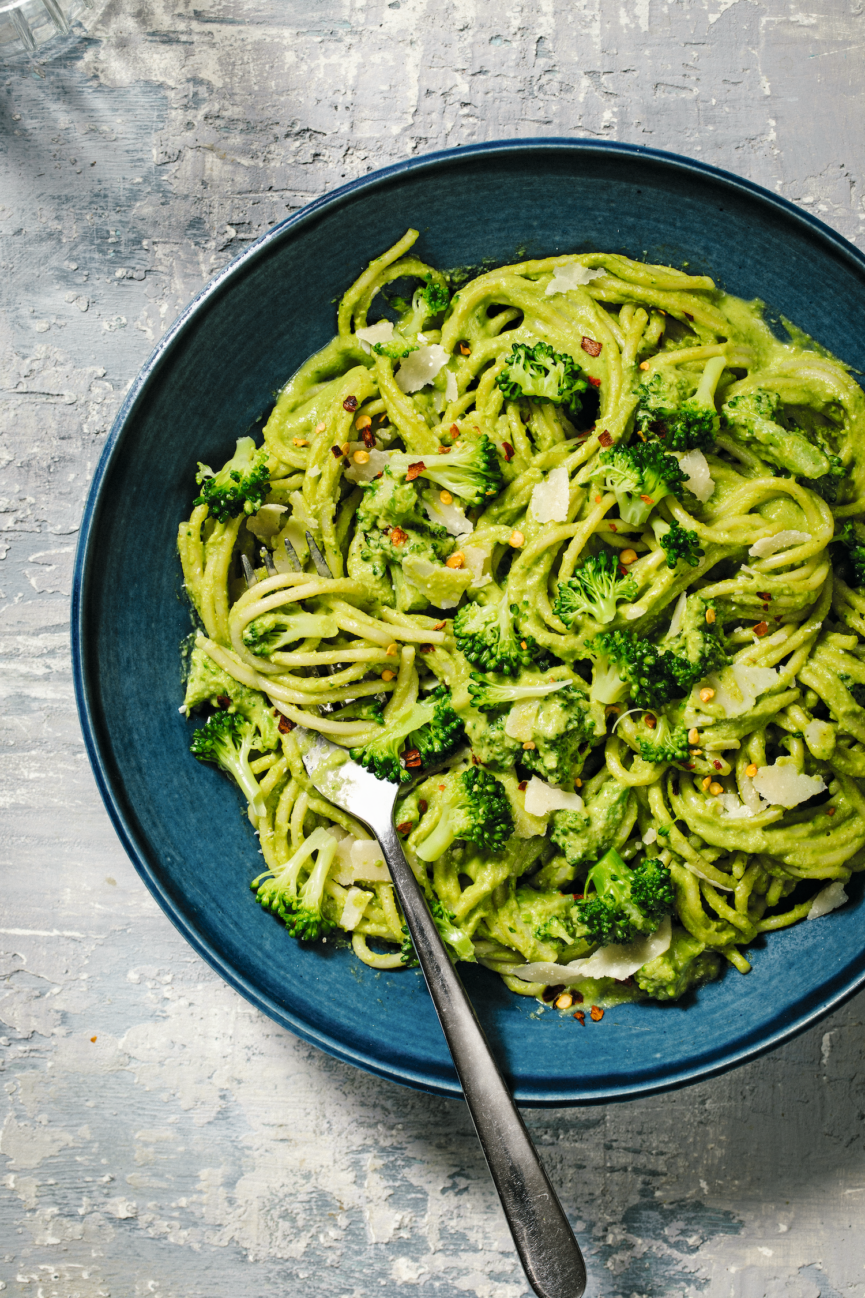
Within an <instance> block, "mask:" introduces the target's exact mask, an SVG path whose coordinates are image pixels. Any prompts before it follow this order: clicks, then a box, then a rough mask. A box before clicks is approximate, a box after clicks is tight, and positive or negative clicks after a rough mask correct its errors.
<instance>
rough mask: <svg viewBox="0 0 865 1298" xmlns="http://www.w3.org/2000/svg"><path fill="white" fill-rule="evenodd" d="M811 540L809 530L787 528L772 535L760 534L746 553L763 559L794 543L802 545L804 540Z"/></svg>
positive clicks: (788, 547)
mask: <svg viewBox="0 0 865 1298" xmlns="http://www.w3.org/2000/svg"><path fill="white" fill-rule="evenodd" d="M811 540H813V537H812V536H811V533H810V532H796V531H792V530H789V529H788V530H787V531H784V532H776V533H775V535H774V536H761V537H760V540H759V541H755V542H754V544H753V545H752V546H751V548H750V550H749V551H748V554H749V555H750V556H751V558H756V559H765V558H766V556H767V555H770V554H777V553H778V552H779V550H789V549H790V548H791V546H794V545H804V543H805V542H806V541H811Z"/></svg>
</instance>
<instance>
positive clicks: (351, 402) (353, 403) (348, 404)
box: [342, 397, 357, 410]
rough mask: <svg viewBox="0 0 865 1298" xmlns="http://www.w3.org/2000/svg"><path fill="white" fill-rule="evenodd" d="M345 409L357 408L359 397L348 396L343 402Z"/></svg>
mask: <svg viewBox="0 0 865 1298" xmlns="http://www.w3.org/2000/svg"><path fill="white" fill-rule="evenodd" d="M342 408H343V410H357V397H346V399H345V401H343V403H342Z"/></svg>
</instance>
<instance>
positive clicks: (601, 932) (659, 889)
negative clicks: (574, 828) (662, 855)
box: [576, 848, 676, 946]
mask: <svg viewBox="0 0 865 1298" xmlns="http://www.w3.org/2000/svg"><path fill="white" fill-rule="evenodd" d="M584 898H585V899H584V900H583V901H578V902H577V903H576V910H577V915H578V924H579V928H580V929H582V930H583V931H584V932H585V935H586V937H587V938H589V939H590V940H591V941H592V942H598V943H599V944H600V945H601V946H609V945H611V944H613V943H616V944H619V943H627V942H632V941H633V940H634V938H635V937H636V936H637V934H639V933H643V934H648V933H654V931H655V929H656V928H657V927H658V925H659V924H660V922H661V920H662V919H664V917H665V916H667V915H669V914H671V913H672V911H673V908H674V906H675V902H676V894H675V890H674V888H673V883H672V879H671V877H670V871H669V868H668V867H667V866H666V865H664V864H662V862H661V861H658V860H654V859H646V860H644V861H642V862H640V863H639V864H638V865H635V866H634V867H633V868H631V867H630V866H628V865H626V864H625V862H624V861H623V860H622V858H621V857H620V856H619V853H618V852H617V851H615V849H613V848H611V849H610V850H609V851H608V852H607V854H606V855H605V856H604V857H602V858H601V860H600V861H599V862H598V864H597V865H595V866H593V868H592V869H591V870H590V871H589V874H588V877H587V879H586V887H585V894H584Z"/></svg>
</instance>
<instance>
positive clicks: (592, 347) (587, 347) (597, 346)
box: [580, 335, 604, 356]
mask: <svg viewBox="0 0 865 1298" xmlns="http://www.w3.org/2000/svg"><path fill="white" fill-rule="evenodd" d="M603 345H604V344H603V343H599V342H596V341H595V339H594V338H586V336H585V335H583V341H582V342H581V343H580V346H581V347H582V349H583V351H584V352H586V353H587V355H589V356H600V354H601V348H602V347H603Z"/></svg>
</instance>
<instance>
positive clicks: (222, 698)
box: [216, 694, 231, 708]
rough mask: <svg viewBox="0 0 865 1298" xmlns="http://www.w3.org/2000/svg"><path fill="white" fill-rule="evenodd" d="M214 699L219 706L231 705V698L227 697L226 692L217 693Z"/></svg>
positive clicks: (227, 706) (226, 706)
mask: <svg viewBox="0 0 865 1298" xmlns="http://www.w3.org/2000/svg"><path fill="white" fill-rule="evenodd" d="M216 701H217V703H218V704H219V706H220V707H221V708H229V707H231V699H230V698H229V697H228V695H227V694H218V695H217V698H216Z"/></svg>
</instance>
